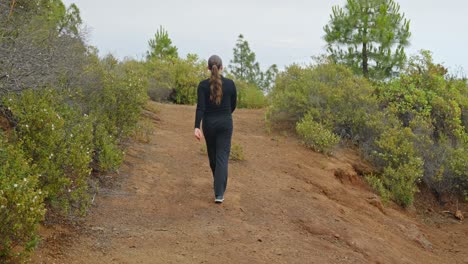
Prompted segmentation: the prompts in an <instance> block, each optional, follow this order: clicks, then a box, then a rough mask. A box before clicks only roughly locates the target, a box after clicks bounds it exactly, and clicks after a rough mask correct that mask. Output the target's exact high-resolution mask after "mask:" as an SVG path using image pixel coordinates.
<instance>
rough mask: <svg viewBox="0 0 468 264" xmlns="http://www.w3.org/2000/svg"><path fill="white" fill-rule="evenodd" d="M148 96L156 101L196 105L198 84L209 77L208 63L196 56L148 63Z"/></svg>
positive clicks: (152, 60) (189, 55)
mask: <svg viewBox="0 0 468 264" xmlns="http://www.w3.org/2000/svg"><path fill="white" fill-rule="evenodd" d="M146 71H147V76H148V94H149V95H150V98H151V99H152V100H154V101H167V100H170V101H173V102H175V103H177V104H195V103H196V101H197V87H198V83H199V82H200V81H201V80H203V79H206V78H207V77H208V70H207V63H206V61H203V60H200V59H199V58H198V56H197V55H195V54H188V55H187V57H186V58H185V59H183V58H169V59H159V58H154V59H150V60H149V61H147V62H146Z"/></svg>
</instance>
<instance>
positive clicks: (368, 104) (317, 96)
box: [267, 63, 379, 142]
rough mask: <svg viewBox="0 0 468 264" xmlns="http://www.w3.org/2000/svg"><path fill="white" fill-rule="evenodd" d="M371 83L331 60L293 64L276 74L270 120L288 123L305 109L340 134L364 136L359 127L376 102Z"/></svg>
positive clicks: (374, 108) (353, 138) (371, 112)
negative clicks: (304, 65)
mask: <svg viewBox="0 0 468 264" xmlns="http://www.w3.org/2000/svg"><path fill="white" fill-rule="evenodd" d="M373 91H374V89H373V87H372V85H371V84H370V83H369V82H368V81H367V80H366V79H364V78H360V77H356V76H353V74H352V72H351V71H350V70H348V69H346V68H345V67H344V66H340V65H335V64H332V63H325V64H319V65H314V66H309V67H306V68H301V67H300V66H298V65H292V66H290V67H288V68H287V69H286V71H285V72H281V73H280V74H278V77H277V79H276V84H275V86H274V87H273V90H272V94H271V98H272V104H271V107H270V108H269V111H268V113H267V116H268V119H270V121H272V122H273V123H282V122H286V123H289V124H291V125H293V124H295V123H296V122H297V121H299V120H300V119H301V118H302V117H303V116H304V115H305V114H306V113H309V114H310V115H311V116H312V118H313V119H314V120H317V121H320V122H321V123H322V124H323V125H324V126H325V127H327V128H330V129H331V130H332V132H334V133H335V134H337V135H339V136H340V137H343V138H348V139H351V140H353V141H355V142H359V141H363V140H366V138H364V137H362V135H361V134H360V131H361V130H362V128H363V127H366V122H367V121H368V120H369V118H370V116H372V115H373V114H374V113H376V112H378V109H379V105H378V102H377V99H376V98H375V97H374V96H373V95H372V94H373Z"/></svg>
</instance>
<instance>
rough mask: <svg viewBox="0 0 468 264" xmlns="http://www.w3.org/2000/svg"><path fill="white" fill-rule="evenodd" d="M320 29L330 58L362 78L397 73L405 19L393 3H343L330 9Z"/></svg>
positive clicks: (406, 34) (352, 0)
mask: <svg viewBox="0 0 468 264" xmlns="http://www.w3.org/2000/svg"><path fill="white" fill-rule="evenodd" d="M332 12H333V13H332V14H331V15H330V21H329V23H328V24H327V25H326V26H325V27H324V30H325V33H326V34H325V41H326V42H327V49H328V52H329V53H330V55H331V58H332V59H333V60H334V61H335V62H338V63H344V64H346V65H347V66H349V67H350V68H352V69H353V71H354V72H355V73H360V74H362V75H364V76H365V77H366V78H371V79H385V78H388V77H391V76H392V75H394V74H395V73H397V72H398V70H400V69H401V68H402V67H403V65H404V63H405V61H406V55H405V51H404V48H405V47H406V46H408V45H409V38H410V35H411V33H410V32H409V20H407V19H405V18H404V14H400V6H399V5H398V4H397V3H395V2H394V1H393V0H347V4H346V5H345V7H344V8H341V7H339V6H334V7H333V11H332Z"/></svg>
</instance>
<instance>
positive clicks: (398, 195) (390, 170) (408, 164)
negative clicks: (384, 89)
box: [375, 127, 424, 207]
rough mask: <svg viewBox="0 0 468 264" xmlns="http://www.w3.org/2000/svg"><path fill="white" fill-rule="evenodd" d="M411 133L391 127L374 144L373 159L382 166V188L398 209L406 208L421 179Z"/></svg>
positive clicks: (420, 170) (419, 162) (421, 170)
mask: <svg viewBox="0 0 468 264" xmlns="http://www.w3.org/2000/svg"><path fill="white" fill-rule="evenodd" d="M413 142H414V134H413V133H412V131H411V129H410V128H399V127H394V128H391V129H389V130H387V131H385V132H384V133H383V134H382V135H381V137H380V139H379V140H377V142H376V144H377V146H378V148H379V150H377V151H375V155H376V156H377V157H376V158H377V159H380V160H381V164H384V168H383V173H382V178H381V179H382V183H383V186H384V187H385V188H386V189H388V190H389V191H390V195H391V197H392V199H393V200H394V201H395V202H397V203H398V204H400V205H401V206H405V207H406V206H409V205H411V204H412V202H413V199H414V193H415V192H416V191H417V190H418V189H417V183H418V182H419V181H420V180H421V178H422V176H423V164H424V162H423V160H422V159H421V158H420V157H419V156H418V155H417V151H416V149H415V148H414V143H413Z"/></svg>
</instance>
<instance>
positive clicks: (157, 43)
mask: <svg viewBox="0 0 468 264" xmlns="http://www.w3.org/2000/svg"><path fill="white" fill-rule="evenodd" d="M148 45H149V51H148V54H147V56H146V58H147V60H151V59H171V58H178V57H179V54H178V52H177V47H176V46H173V45H172V40H171V39H170V38H169V33H168V32H167V31H166V30H165V29H164V28H163V27H162V26H160V27H159V29H158V31H157V32H156V34H155V35H154V39H150V40H149V41H148Z"/></svg>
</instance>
